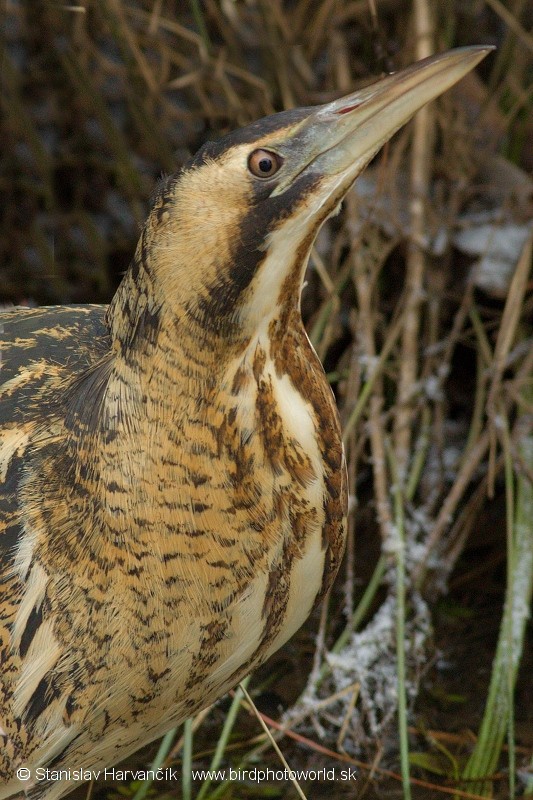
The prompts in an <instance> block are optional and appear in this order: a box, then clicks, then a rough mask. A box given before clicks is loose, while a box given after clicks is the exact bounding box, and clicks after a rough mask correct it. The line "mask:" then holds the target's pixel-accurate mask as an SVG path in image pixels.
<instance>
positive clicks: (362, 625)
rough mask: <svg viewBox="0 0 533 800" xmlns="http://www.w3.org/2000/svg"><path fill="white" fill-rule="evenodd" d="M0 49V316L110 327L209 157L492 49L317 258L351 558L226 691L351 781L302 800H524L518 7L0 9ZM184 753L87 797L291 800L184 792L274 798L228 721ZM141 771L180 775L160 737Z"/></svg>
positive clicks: (316, 789) (526, 722) (530, 692)
mask: <svg viewBox="0 0 533 800" xmlns="http://www.w3.org/2000/svg"><path fill="white" fill-rule="evenodd" d="M1 20H2V25H1V37H2V38H1V47H2V61H1V102H2V114H1V117H0V198H1V202H0V304H24V305H37V304H56V303H60V304H63V303H86V302H97V303H107V302H109V300H110V298H111V297H112V295H113V293H114V291H115V289H116V287H117V285H118V283H119V281H120V279H121V276H122V274H123V273H124V271H125V270H126V269H127V267H128V264H129V261H130V259H131V257H132V254H133V252H134V249H135V245H136V242H137V239H138V236H139V233H140V229H141V226H142V224H143V221H144V219H145V218H146V215H147V213H148V210H149V207H150V195H151V193H152V192H153V190H154V187H155V185H156V183H157V180H158V179H159V178H160V177H161V175H162V174H166V173H171V172H174V171H176V170H177V169H179V168H180V166H181V165H182V164H183V163H185V162H186V161H187V159H188V158H189V157H190V156H191V155H192V154H193V153H194V152H195V151H196V150H197V148H198V147H199V146H200V145H201V144H203V142H205V141H206V140H207V139H216V138H217V137H218V136H220V135H221V134H223V133H225V132H227V131H229V130H232V129H234V128H236V127H239V126H240V125H243V124H246V123H248V122H250V121H252V120H254V119H257V118H259V117H261V116H264V115H267V114H270V113H273V112H274V111H280V110H282V109H284V108H290V107H295V106H307V105H314V104H320V103H324V102H328V101H330V100H331V99H333V98H335V97H338V96H340V95H342V94H346V93H348V92H351V91H354V90H355V89H356V88H358V87H360V86H363V85H365V84H367V83H369V82H370V81H371V80H374V79H376V78H378V77H379V76H381V75H383V74H385V73H387V72H390V71H394V70H397V69H399V68H401V67H403V66H406V65H407V64H409V63H411V62H413V61H415V60H417V59H418V58H421V57H423V56H424V55H427V54H429V53H431V52H438V51H441V50H444V49H447V48H449V47H455V46H461V45H470V44H492V45H496V47H497V50H496V51H495V53H493V54H491V55H490V56H489V57H488V58H487V59H486V60H485V61H484V62H483V63H482V64H481V65H480V66H479V67H478V68H477V70H476V71H475V72H474V73H472V74H470V75H469V76H467V77H466V78H465V79H464V80H463V81H462V82H461V83H460V84H459V85H458V86H457V87H456V88H455V89H454V90H453V91H450V92H448V93H447V94H446V95H445V96H444V97H442V98H441V99H440V100H439V101H438V102H437V103H434V104H433V105H432V106H431V109H430V110H428V111H426V112H424V113H423V114H421V115H419V116H418V117H417V120H416V121H415V122H414V123H412V124H411V125H410V126H408V127H407V128H406V129H405V130H403V131H401V132H400V133H399V134H397V136H396V137H395V139H394V141H393V142H392V143H391V144H390V145H389V146H387V147H386V148H385V149H384V151H383V153H382V154H381V155H380V156H379V157H378V158H377V159H376V160H375V161H374V162H373V163H372V165H371V166H370V167H369V168H368V169H367V171H366V172H365V174H364V175H363V176H362V177H361V178H360V179H359V180H358V181H357V183H356V186H355V187H354V189H353V190H352V191H351V192H350V194H349V196H348V198H347V200H346V202H345V204H344V209H343V211H342V212H341V214H340V215H339V216H338V217H336V218H335V219H332V220H330V221H328V222H327V223H326V225H325V227H324V228H323V230H322V231H321V233H320V235H319V238H318V240H317V243H316V246H315V248H314V251H313V254H312V258H311V262H310V266H309V270H308V275H307V284H306V288H305V289H304V294H303V298H302V312H303V316H304V321H305V323H306V325H307V328H308V331H309V335H310V337H311V340H312V342H313V344H314V346H315V348H316V349H317V352H318V353H319V355H320V357H321V358H322V360H323V362H324V365H325V369H326V372H327V374H328V377H329V379H330V382H331V385H332V388H333V390H334V392H335V395H336V398H337V401H338V404H339V409H340V413H341V418H342V421H343V425H344V430H345V446H346V453H347V458H348V464H349V474H350V495H351V504H350V509H351V511H350V537H349V544H348V550H347V556H346V559H345V564H344V565H343V568H342V570H341V574H340V576H339V579H338V582H337V585H336V587H335V590H334V592H333V593H332V596H331V598H330V601H329V604H328V605H326V606H324V607H323V608H322V609H319V610H318V611H317V613H316V614H315V615H314V617H313V619H311V620H310V622H309V623H308V624H307V625H306V626H305V627H304V628H303V629H302V631H300V632H299V634H298V635H297V636H296V637H295V638H294V639H293V640H292V641H291V642H289V643H288V644H287V646H286V647H285V648H284V649H283V650H282V651H281V652H280V653H279V654H277V655H276V656H275V657H274V659H272V660H271V661H270V662H269V664H268V666H266V667H265V668H263V669H262V670H261V671H260V672H259V673H258V674H257V675H255V676H254V677H253V678H252V680H251V683H250V684H249V687H248V688H249V691H250V692H251V693H252V695H253V696H254V698H255V701H256V704H257V706H258V708H259V711H260V712H261V713H263V714H264V715H265V717H266V718H268V719H269V720H273V721H274V722H277V724H278V725H279V724H281V722H282V724H283V726H284V732H283V734H280V733H278V734H277V736H278V739H279V744H280V746H281V748H282V750H283V752H284V753H285V755H286V757H287V759H288V760H289V763H290V765H291V766H294V767H297V768H300V769H301V768H310V767H313V768H314V769H319V768H327V769H329V768H332V767H336V769H337V770H340V768H341V767H342V766H343V765H344V766H346V765H352V766H353V765H357V769H358V778H357V780H356V781H354V780H344V781H343V780H340V779H339V780H336V781H335V782H333V783H332V782H331V781H328V780H325V779H324V780H318V779H316V780H314V781H307V782H306V781H305V780H303V781H302V790H303V791H304V792H306V793H307V795H308V797H313V798H316V797H319V796H321V795H322V794H329V795H330V796H333V797H356V798H359V797H361V798H362V797H363V796H365V797H368V798H382V797H383V798H384V797H408V796H409V793H412V796H413V797H414V798H421V799H422V798H434V797H437V796H440V795H442V796H446V795H448V796H450V794H451V795H452V796H453V793H454V791H455V792H456V796H457V797H459V796H460V797H463V798H464V797H467V798H476V797H477V798H479V797H497V798H508V797H511V796H519V795H527V793H528V792H529V795H530V796H533V778H532V773H531V765H532V747H533V686H532V682H531V675H532V674H533V654H532V648H531V630H530V629H528V628H527V612H528V609H529V607H530V602H531V587H532V584H533V527H532V526H533V484H532V478H533V432H532V410H533V385H532V383H533V379H532V375H533V338H532V337H533V291H532V290H533V281H532V277H531V241H532V239H531V237H532V231H533V225H532V202H533V182H532V179H531V169H532V167H533V146H532V145H533V115H532V113H531V111H532V105H533V88H532V87H533V81H532V77H533V33H532V26H533V8H532V7H531V5H530V4H528V3H527V2H526V0H505V1H504V2H502V0H466V2H455V3H453V2H448V1H447V0H272V2H268V0H219V1H217V0H190V1H186V0H181V1H179V0H152V2H149V0H80V2H72V3H66V2H65V3H64V2H59V0H4V2H3V3H2V9H1ZM420 199H422V204H420V203H419V202H416V201H419V200H420ZM398 676H399V677H398ZM399 698H403V699H404V700H405V706H406V710H405V711H402V705H403V704H402V702H399ZM230 709H232V714H233V711H235V714H236V716H235V721H234V723H232V727H231V729H230V728H229V727H228V722H227V721H228V719H230V718H231V719H233V717H232V716H231V715H230V716H229V710H230ZM225 723H226V727H225V728H224V725H225ZM191 727H194V728H195V732H194V735H193V734H192V733H191ZM185 742H186V746H185V754H186V755H185V758H186V762H185V767H184V769H183V774H184V775H185V779H184V780H183V781H181V782H180V781H178V782H177V783H175V782H170V783H168V784H166V783H161V782H157V783H155V784H154V785H153V786H149V784H148V783H144V784H142V783H141V784H139V783H138V782H135V781H131V780H126V781H122V782H117V783H116V784H114V785H111V784H110V783H107V784H105V785H104V784H102V785H99V786H96V787H94V789H93V791H94V792H96V793H98V794H99V795H100V796H102V797H104V796H106V797H109V796H111V795H112V796H113V797H116V796H118V795H120V796H123V797H124V796H126V797H134V796H135V797H136V800H140V798H141V797H142V796H144V795H145V794H146V793H148V792H149V793H150V794H152V795H154V796H156V795H157V796H162V795H166V794H168V795H169V796H170V795H171V794H172V796H176V795H178V796H182V797H184V798H186V800H188V798H192V797H201V798H211V797H215V796H216V797H222V796H227V797H229V796H231V797H246V798H248V797H257V796H260V797H261V796H265V797H266V796H268V797H283V798H285V797H295V796H296V790H295V789H294V787H292V785H291V784H290V783H287V782H283V781H281V782H280V781H270V782H269V781H266V782H262V783H260V784H257V783H255V784H254V783H253V782H250V781H240V782H239V781H237V782H234V783H232V784H229V783H225V784H218V783H217V782H216V781H213V782H212V783H210V782H203V783H202V782H201V781H196V782H194V781H193V782H190V781H189V782H188V780H187V775H189V776H190V764H191V762H190V761H189V760H187V759H189V756H188V755H187V753H190V752H192V756H190V758H192V764H193V765H194V766H195V767H199V768H200V767H201V768H207V767H208V766H209V765H210V764H211V763H212V760H213V757H214V756H216V758H215V761H216V760H217V759H218V762H219V764H220V765H222V766H226V767H227V766H230V765H231V766H233V767H237V766H239V767H242V768H247V769H248V768H251V767H252V766H254V765H260V766H262V767H265V766H267V765H268V766H270V767H272V768H281V765H280V764H279V761H278V760H277V759H278V757H277V756H276V754H275V753H274V752H273V750H272V748H271V747H270V746H269V745H268V742H267V741H266V740H265V738H264V734H263V733H262V729H261V728H260V726H259V723H258V722H257V720H256V719H255V718H254V717H253V716H252V715H251V714H250V712H249V710H248V707H247V703H246V702H244V701H243V700H242V697H241V695H239V694H237V696H236V697H233V699H232V698H227V699H225V700H223V701H222V702H221V703H220V704H218V705H217V706H216V707H215V708H214V709H213V710H212V711H211V712H210V713H209V714H208V715H206V716H205V717H202V719H201V720H196V721H195V722H194V723H193V725H192V726H189V729H188V731H187V732H186V739H185ZM217 745H218V749H217ZM157 750H158V746H157V745H155V746H154V748H151V749H149V750H148V751H145V752H143V753H140V754H137V756H136V757H135V759H133V761H132V763H133V764H134V765H136V766H137V767H144V766H146V765H149V764H150V762H151V759H152V758H153V757H154V754H155V753H156V752H157ZM215 751H216V752H215ZM159 757H160V761H162V762H163V763H165V764H172V765H176V766H177V767H179V768H180V769H181V767H182V764H183V758H184V751H183V738H181V732H180V731H176V732H175V735H174V737H169V738H168V739H167V741H166V743H165V744H164V747H163V749H160V751H159ZM128 766H131V764H129V765H128ZM339 774H340V773H339ZM85 794H86V789H84V790H83V792H81V793H80V796H81V795H83V796H85Z"/></svg>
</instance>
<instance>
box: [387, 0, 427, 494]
mask: <svg viewBox="0 0 533 800" xmlns="http://www.w3.org/2000/svg"><path fill="white" fill-rule="evenodd" d="M413 19H414V28H415V31H414V36H415V57H416V58H415V60H416V61H418V60H419V59H422V58H426V57H427V56H429V55H431V54H432V53H433V52H434V43H433V38H434V23H433V20H432V17H431V10H430V6H429V3H428V2H427V0H415V1H414V4H413ZM432 147H433V111H432V108H431V107H430V106H427V105H426V106H424V108H422V109H421V110H420V111H419V112H418V113H417V114H416V116H415V118H414V120H413V142H412V148H411V157H410V184H411V186H410V201H409V216H410V227H411V238H410V240H409V246H408V251H407V264H406V270H407V272H406V292H407V311H406V314H405V323H404V330H403V337H402V353H401V359H400V372H399V378H398V402H397V410H396V419H395V423H394V443H395V449H396V454H395V457H396V461H397V464H398V475H399V479H400V482H401V483H403V482H404V480H405V478H406V474H407V469H408V463H409V457H410V450H411V437H412V432H413V424H414V420H415V417H416V413H415V410H414V409H413V408H412V404H411V396H412V389H413V385H414V383H415V382H416V380H417V375H418V361H419V342H418V338H419V331H420V328H421V319H420V315H421V311H422V304H423V297H424V294H423V292H424V276H425V271H426V257H425V253H424V249H423V246H422V242H423V241H424V236H425V233H426V224H427V220H426V213H425V203H426V202H427V197H428V194H429V185H430V178H431V152H432Z"/></svg>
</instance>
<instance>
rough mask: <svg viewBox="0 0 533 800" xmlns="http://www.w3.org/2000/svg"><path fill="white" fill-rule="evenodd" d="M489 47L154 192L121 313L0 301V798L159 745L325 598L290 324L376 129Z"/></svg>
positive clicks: (377, 135) (313, 408)
mask: <svg viewBox="0 0 533 800" xmlns="http://www.w3.org/2000/svg"><path fill="white" fill-rule="evenodd" d="M487 51H488V49H487V48H482V47H481V48H480V47H473V48H464V49H459V50H455V51H450V52H448V53H445V54H444V55H439V56H436V57H432V58H429V59H426V60H424V61H421V62H419V63H417V64H415V65H414V66H411V67H409V68H408V69H406V70H403V71H402V72H399V73H397V74H394V75H390V76H388V77H386V78H384V79H382V80H380V81H378V82H377V83H374V84H373V85H371V86H369V87H367V88H364V89H362V90H360V91H357V92H356V93H354V94H350V95H348V96H347V97H344V98H341V99H339V100H335V101H333V102H331V103H328V104H327V105H323V106H320V107H317V108H299V109H296V110H291V111H285V112H282V113H279V114H275V115H273V116H270V117H267V118H265V119H262V120H259V121H258V122H254V123H253V124H251V125H249V126H247V127H245V128H243V129H242V130H239V131H237V132H235V133H231V134H229V135H227V136H225V137H224V138H221V139H220V140H219V141H217V142H215V143H208V144H206V145H205V146H204V147H202V148H201V150H200V151H199V152H198V153H197V154H196V155H195V156H194V157H193V158H192V160H191V161H190V163H188V164H187V165H186V166H185V167H183V168H182V169H181V170H180V171H179V172H178V173H177V174H175V175H173V176H171V177H170V178H168V179H167V180H165V182H164V184H163V186H162V188H161V189H160V190H159V192H158V193H157V196H156V197H155V200H154V205H153V208H152V211H151V213H150V215H149V217H148V220H147V222H146V224H145V226H144V229H143V231H142V234H141V237H140V241H139V245H138V247H137V250H136V253H135V256H134V259H133V262H132V264H131V266H130V268H129V270H128V272H127V273H126V275H125V277H124V279H123V281H122V283H121V285H120V287H119V289H118V291H117V293H116V295H115V296H114V298H113V300H112V302H111V304H110V305H109V307H107V308H105V307H102V306H96V305H93V306H71V307H50V308H40V309H21V308H14V309H12V310H9V311H6V312H3V314H2V328H1V339H2V351H1V352H2V376H1V377H2V385H1V387H0V419H1V420H2V428H1V438H0V552H1V564H0V581H1V586H2V595H1V601H0V668H1V675H0V743H1V751H0V776H1V782H2V785H1V786H0V796H1V797H7V796H10V795H12V794H15V793H18V792H26V793H28V794H29V795H30V796H32V797H45V798H47V799H48V800H55V798H58V797H60V796H61V795H62V794H64V793H65V792H67V791H69V790H70V789H72V788H73V785H74V784H75V783H76V779H75V777H72V778H71V779H70V780H69V779H67V780H63V781H53V780H52V779H51V778H49V777H48V778H44V779H42V780H40V779H39V772H38V770H37V768H38V767H41V768H44V767H47V768H49V769H50V770H56V771H58V770H62V769H63V770H68V769H70V768H72V772H74V768H75V769H78V770H79V769H81V768H83V769H86V770H98V769H101V768H104V767H106V766H110V765H112V764H114V763H116V762H117V761H119V760H120V759H123V758H124V757H125V756H127V755H128V754H129V753H131V752H132V751H134V750H136V749H137V748H139V747H140V746H141V745H143V744H146V743H148V742H150V741H152V740H154V739H155V738H156V737H158V736H161V735H162V734H163V733H165V732H166V731H167V730H168V729H170V728H171V727H173V726H175V725H176V724H177V723H179V722H180V721H182V720H183V719H185V718H186V717H188V716H190V715H191V714H194V713H195V712H197V711H198V710H199V709H201V708H203V707H205V706H207V705H208V704H210V703H212V702H213V701H214V700H215V699H216V698H218V697H220V696H221V695H222V694H223V693H224V692H226V691H227V690H228V689H230V688H231V687H232V686H234V685H235V684H236V683H237V682H238V681H239V680H240V679H241V678H242V677H243V676H244V675H246V674H247V673H249V672H250V671H251V670H253V669H254V668H256V667H257V666H258V665H259V664H261V663H262V662H264V661H265V659H267V658H268V657H269V656H270V655H271V654H272V653H273V652H274V651H276V650H277V649H278V648H279V647H280V646H281V645H282V644H283V643H284V642H286V641H287V639H288V638H289V637H290V636H292V634H293V633H294V632H295V631H296V630H297V629H298V628H299V627H300V625H302V623H303V622H304V620H305V619H306V618H307V616H308V615H309V613H310V611H311V609H312V608H313V606H314V605H315V604H316V603H317V601H319V600H320V599H321V598H322V597H323V596H324V595H325V594H326V592H327V591H328V590H329V589H330V587H331V584H332V581H333V579H334V577H335V574H336V572H337V570H338V567H339V563H340V560H341V558H342V554H343V547H344V539H345V521H346V496H347V492H346V477H345V467H344V461H343V449H342V442H341V434H340V428H339V420H338V416H337V411H336V406H335V402H334V398H333V395H332V392H331V390H330V388H329V385H328V382H327V380H326V378H325V375H324V372H323V369H322V366H321V364H320V362H319V360H318V358H317V356H316V354H315V352H314V350H313V348H312V347H311V345H310V343H309V340H308V339H307V336H306V333H305V330H304V327H303V324H302V319H301V315H300V294H301V290H302V283H303V277H304V272H305V268H306V264H307V260H308V258H309V252H310V249H311V246H312V243H313V241H314V239H315V236H316V234H317V231H318V230H319V228H320V226H321V225H322V223H323V222H324V220H326V219H327V218H328V217H329V216H330V215H331V214H333V213H334V212H335V210H336V209H337V207H338V206H339V203H340V201H341V200H342V198H343V197H344V195H345V194H346V192H347V191H348V189H349V188H350V187H351V185H352V184H353V182H354V180H355V178H356V177H357V175H358V174H359V173H360V172H361V170H362V169H363V167H364V166H365V165H366V164H367V163H368V162H369V160H370V159H371V158H372V157H373V156H374V155H375V154H376V152H377V151H378V149H379V148H380V147H381V145H382V144H383V143H384V142H385V141H386V140H388V139H389V138H390V137H391V136H392V135H393V133H394V132H395V131H396V130H397V129H398V128H399V127H400V126H401V125H403V124H404V123H405V122H406V121H407V120H408V119H409V118H410V117H411V116H412V115H413V114H414V113H415V112H416V111H417V110H418V109H419V108H420V107H421V106H422V105H423V104H424V103H426V102H428V101H429V100H431V99H433V98H434V97H436V96H437V95H439V94H440V93H441V92H443V91H444V90H445V89H447V88H448V87H450V86H451V85H452V84H454V83H455V82H456V81H458V80H459V79H460V78H461V77H462V76H463V75H465V74H466V73H467V72H468V71H469V70H470V69H472V68H473V67H474V65H475V64H477V63H478V62H479V61H480V60H481V59H482V58H483V57H484V56H485V54H486V53H487ZM20 768H23V769H22V772H21V771H20ZM25 770H26V771H25ZM40 774H41V775H42V772H41V773H40Z"/></svg>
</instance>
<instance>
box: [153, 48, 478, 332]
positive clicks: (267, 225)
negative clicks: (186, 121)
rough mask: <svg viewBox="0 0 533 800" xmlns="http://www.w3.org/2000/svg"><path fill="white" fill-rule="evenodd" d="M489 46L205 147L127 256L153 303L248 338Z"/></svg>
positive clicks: (436, 60)
mask: <svg viewBox="0 0 533 800" xmlns="http://www.w3.org/2000/svg"><path fill="white" fill-rule="evenodd" d="M490 49H491V48H488V47H469V48H461V49H457V50H452V51H449V52H447V53H444V54H441V55H437V56H434V57H431V58H428V59H425V60H423V61H420V62H418V63H416V64H414V65H413V66H411V67H408V68H407V69H405V70H403V71H401V72H398V73H395V74H393V75H389V76H387V77H385V78H383V79H382V80H379V81H378V82H377V83H373V84H372V85H370V86H368V87H366V88H364V89H362V90H360V91H357V92H355V93H353V94H350V95H348V96H346V97H342V98H341V99H338V100H334V101H333V102H331V103H328V104H326V105H323V106H319V107H313V108H299V109H295V110H290V111H285V112H282V113H279V114H274V115H273V116H270V117H266V118H264V119H261V120H259V121H257V122H254V123H252V124H251V125H248V126H247V127H245V128H242V129H241V130H238V131H236V132H234V133H231V134H229V135H227V136H224V137H223V138H221V139H220V140H219V141H217V142H214V143H212V142H209V143H208V144H206V145H205V146H204V147H202V149H201V150H200V151H199V152H198V153H197V154H196V156H195V157H194V158H193V159H192V160H191V161H190V163H189V164H187V165H186V166H185V167H184V168H183V169H182V170H181V171H180V172H179V173H178V174H177V175H174V176H171V177H170V178H169V179H168V180H167V181H166V182H165V184H164V186H163V188H162V190H161V191H160V192H159V194H158V196H157V197H156V199H155V203H154V208H153V211H152V214H151V216H150V219H149V221H148V224H147V227H146V229H145V232H144V235H143V239H142V240H141V246H140V248H139V251H138V262H141V266H142V260H143V257H144V258H148V260H149V262H150V264H151V270H152V272H153V273H154V274H153V280H154V281H155V282H156V284H157V285H158V286H159V289H160V302H161V303H167V304H169V305H170V306H172V307H173V308H174V309H175V311H176V313H179V315H180V316H181V315H182V314H186V315H188V316H189V318H190V319H192V320H195V321H196V322H197V323H198V324H199V325H200V326H204V327H207V328H209V329H211V330H212V331H222V332H224V331H227V330H229V329H230V328H231V329H234V330H240V331H241V333H245V334H247V335H250V333H252V332H253V331H255V330H257V329H258V328H260V327H261V326H262V325H264V324H268V322H269V320H270V319H271V318H272V316H273V315H275V314H278V313H280V310H281V309H283V308H287V307H290V306H292V307H294V306H296V307H297V306H298V304H299V297H300V291H301V286H302V280H303V274H304V270H305V266H306V263H307V259H308V256H309V252H310V249H311V245H312V243H313V240H314V238H315V236H316V234H317V232H318V230H319V228H320V226H321V224H322V223H323V222H324V220H325V219H326V218H327V217H328V216H330V215H331V214H332V213H333V212H334V211H335V210H336V208H337V207H338V205H339V203H340V201H341V200H342V198H343V197H344V195H345V194H346V192H347V191H348V189H349V188H350V186H351V185H352V183H353V182H354V180H355V179H356V177H357V176H358V175H359V173H360V172H361V171H362V169H363V168H364V167H365V165H366V164H368V162H369V161H370V159H371V158H372V157H373V156H374V155H375V154H376V152H377V151H378V150H379V148H380V147H381V146H382V145H383V144H384V143H385V142H386V141H387V140H388V139H389V138H390V137H391V136H392V135H393V134H394V133H395V132H396V131H397V130H398V128H400V127H401V126H402V125H403V124H404V123H405V122H406V121H407V120H408V119H409V118H410V117H411V116H412V115H413V114H414V113H415V112H416V111H417V110H418V109H419V108H420V107H421V106H423V105H424V104H425V103H427V102H428V101H430V100H432V99H433V98H435V97H437V96H438V95H440V94H441V93H442V92H444V91H445V90H446V89H448V88H449V87H450V86H452V85H453V84H454V83H455V82H456V81H458V80H459V79H460V78H461V77H463V76H464V75H465V74H466V73H467V72H468V71H469V70H471V69H472V68H473V67H474V66H475V65H476V64H477V63H478V62H479V61H480V60H481V59H482V58H484V56H485V55H486V54H487V53H488V51H489V50H490Z"/></svg>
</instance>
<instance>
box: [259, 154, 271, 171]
mask: <svg viewBox="0 0 533 800" xmlns="http://www.w3.org/2000/svg"><path fill="white" fill-rule="evenodd" d="M259 169H260V170H261V172H270V171H271V169H272V159H271V158H267V157H266V156H264V157H263V158H262V159H261V161H260V162H259Z"/></svg>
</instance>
